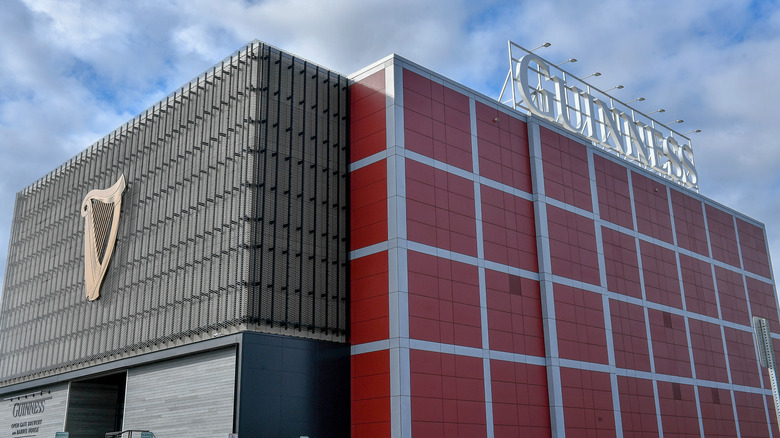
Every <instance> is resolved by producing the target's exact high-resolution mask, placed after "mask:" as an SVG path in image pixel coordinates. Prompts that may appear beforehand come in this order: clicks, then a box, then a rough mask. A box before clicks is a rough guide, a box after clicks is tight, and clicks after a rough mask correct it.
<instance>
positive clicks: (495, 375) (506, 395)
mask: <svg viewBox="0 0 780 438" xmlns="http://www.w3.org/2000/svg"><path fill="white" fill-rule="evenodd" d="M490 378H491V393H492V397H493V429H494V432H495V436H497V437H512V436H514V437H524V436H527V437H545V436H550V434H551V429H550V406H549V403H548V397H547V370H546V368H545V367H543V366H538V365H527V364H523V363H516V362H506V361H500V360H491V361H490ZM426 436H427V435H426Z"/></svg>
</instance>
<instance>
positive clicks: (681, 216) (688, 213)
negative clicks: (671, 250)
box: [670, 189, 710, 256]
mask: <svg viewBox="0 0 780 438" xmlns="http://www.w3.org/2000/svg"><path fill="white" fill-rule="evenodd" d="M670 192H671V195H672V209H673V210H674V228H675V231H677V245H679V246H680V247H681V248H685V249H687V250H690V251H693V252H696V253H699V254H701V255H703V256H709V255H710V250H709V248H708V246H707V229H706V228H705V225H704V210H703V209H702V204H701V201H700V200H698V199H696V198H694V197H692V196H688V195H686V194H684V193H683V192H681V191H679V190H675V189H672V190H670Z"/></svg>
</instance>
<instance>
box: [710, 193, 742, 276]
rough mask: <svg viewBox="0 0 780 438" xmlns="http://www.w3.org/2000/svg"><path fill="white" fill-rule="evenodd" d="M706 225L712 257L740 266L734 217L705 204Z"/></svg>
mask: <svg viewBox="0 0 780 438" xmlns="http://www.w3.org/2000/svg"><path fill="white" fill-rule="evenodd" d="M705 211H706V213H707V227H708V229H709V231H710V245H711V246H712V258H714V259H715V260H718V261H721V262H723V263H728V264H729V265H731V266H736V267H740V260H739V247H738V246H737V234H736V231H735V230H734V217H733V216H732V215H730V214H729V213H726V212H725V211H722V210H720V209H717V208H715V207H713V206H711V205H707V207H706V209H705Z"/></svg>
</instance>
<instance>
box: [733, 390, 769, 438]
mask: <svg viewBox="0 0 780 438" xmlns="http://www.w3.org/2000/svg"><path fill="white" fill-rule="evenodd" d="M734 403H735V404H736V406H737V418H738V421H739V433H740V435H741V436H743V437H745V438H748V437H750V438H754V437H755V438H759V437H760V438H764V437H766V438H768V437H769V436H770V435H769V427H770V426H769V423H768V422H767V417H769V416H772V415H774V413H773V412H767V411H766V409H765V407H764V396H763V395H761V394H754V393H750V392H741V391H734ZM769 406H770V409H772V408H771V406H772V405H771V404H769Z"/></svg>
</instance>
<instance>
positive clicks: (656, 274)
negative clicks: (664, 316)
mask: <svg viewBox="0 0 780 438" xmlns="http://www.w3.org/2000/svg"><path fill="white" fill-rule="evenodd" d="M639 250H640V251H641V253H642V275H643V276H644V280H645V294H646V297H647V300H648V301H652V302H654V303H658V304H664V305H666V306H671V307H676V308H678V309H682V295H681V294H680V280H679V277H678V276H677V258H676V257H675V255H674V251H672V250H669V249H666V248H664V247H662V246H658V245H655V244H652V243H650V242H647V241H645V240H642V241H640V242H639Z"/></svg>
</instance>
